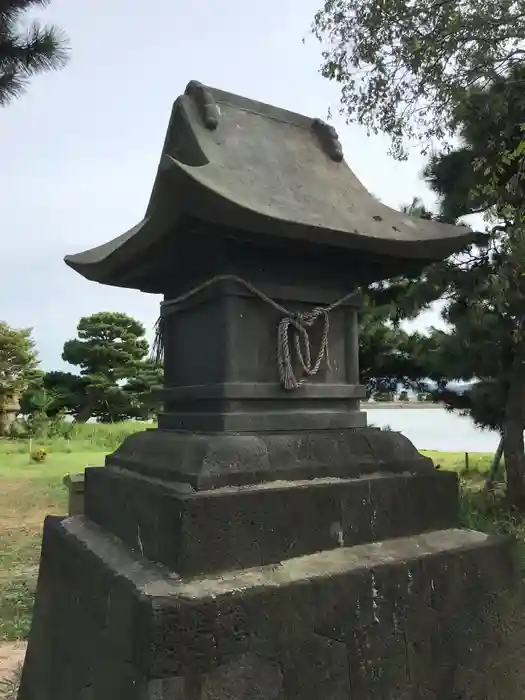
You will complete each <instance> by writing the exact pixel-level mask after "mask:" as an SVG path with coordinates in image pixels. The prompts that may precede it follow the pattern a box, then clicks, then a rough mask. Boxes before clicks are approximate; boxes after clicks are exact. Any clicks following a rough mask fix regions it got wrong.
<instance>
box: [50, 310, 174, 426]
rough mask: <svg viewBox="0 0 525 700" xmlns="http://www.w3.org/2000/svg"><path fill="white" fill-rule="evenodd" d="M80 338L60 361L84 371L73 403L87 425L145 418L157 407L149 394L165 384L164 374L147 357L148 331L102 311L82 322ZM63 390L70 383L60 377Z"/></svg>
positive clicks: (130, 320) (126, 318) (70, 344)
mask: <svg viewBox="0 0 525 700" xmlns="http://www.w3.org/2000/svg"><path fill="white" fill-rule="evenodd" d="M77 330H78V338H74V339H72V340H68V341H67V342H66V343H65V344H64V351H63V353H62V359H63V360H65V361H66V362H68V363H69V364H72V365H76V366H77V367H79V369H80V378H81V380H82V382H81V383H79V384H77V385H75V391H74V392H73V396H71V400H72V401H73V403H74V404H75V407H74V408H73V413H74V415H75V416H76V418H77V420H79V421H80V422H84V421H86V420H88V419H89V418H91V417H96V418H98V419H99V420H101V421H104V422H108V421H117V420H123V419H124V418H145V417H148V416H149V414H150V413H151V411H152V410H153V408H154V406H155V404H151V403H149V399H148V398H147V397H149V394H150V391H151V389H152V388H153V387H154V386H158V385H159V384H160V383H161V382H162V369H161V368H160V367H159V366H158V365H156V364H155V363H153V362H152V361H150V360H149V359H148V358H147V355H148V350H149V347H148V342H147V340H146V339H145V337H144V335H145V329H144V326H143V325H142V324H141V323H139V322H138V321H136V320H135V319H133V318H131V317H130V316H127V315H126V314H123V313H116V312H109V311H106V312H101V313H98V314H94V315H92V316H88V317H85V318H82V319H80V322H79V324H78V327H77ZM61 381H62V386H63V388H64V390H67V389H68V383H69V387H71V381H72V380H71V379H70V378H67V377H66V375H63V376H62V377H61Z"/></svg>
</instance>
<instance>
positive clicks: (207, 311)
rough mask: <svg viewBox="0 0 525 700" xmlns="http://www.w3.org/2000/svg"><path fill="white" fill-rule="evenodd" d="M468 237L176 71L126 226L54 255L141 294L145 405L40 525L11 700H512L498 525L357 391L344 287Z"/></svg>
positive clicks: (512, 636)
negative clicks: (28, 619) (134, 214)
mask: <svg viewBox="0 0 525 700" xmlns="http://www.w3.org/2000/svg"><path fill="white" fill-rule="evenodd" d="M472 240H473V234H472V232H471V231H470V230H469V229H467V228H464V227H456V226H448V225H444V224H440V223H436V222H432V221H426V220H421V219H417V218H413V217H410V216H407V215H405V214H403V213H401V212H397V211H394V210H392V209H390V208H388V207H386V206H384V205H383V204H381V203H379V202H377V201H376V200H375V199H374V198H373V197H372V196H371V195H370V194H369V193H368V192H367V191H366V190H365V188H364V187H363V186H362V185H361V184H360V183H359V181H358V180H357V178H356V177H355V175H354V174H353V173H352V171H351V170H350V169H349V168H348V166H347V165H346V163H345V161H344V158H343V153H342V149H341V144H340V143H339V140H338V137H337V134H336V132H335V131H334V129H333V128H332V127H330V126H328V125H327V124H325V123H324V122H322V121H320V120H318V119H310V118H307V117H304V116H301V115H298V114H293V113H291V112H287V111H285V110H282V109H278V108H276V107H272V106H269V105H265V104H262V103H259V102H255V101H254V100H251V99H247V98H243V97H239V96H237V95H232V94H230V93H226V92H223V91H220V90H215V89H212V88H208V87H205V86H203V85H201V84H199V83H197V82H191V83H189V85H188V87H187V88H186V91H185V94H184V95H182V96H181V97H179V98H178V99H177V100H176V102H175V104H174V107H173V110H172V115H171V120H170V123H169V127H168V131H167V135H166V140H165V143H164V147H163V152H162V156H161V160H160V164H159V168H158V173H157V177H156V180H155V183H154V187H153V191H152V194H151V198H150V202H149V205H148V207H147V210H146V214H145V216H144V218H143V220H142V221H141V222H140V223H139V224H137V225H136V226H135V227H134V228H132V229H131V230H130V231H128V232H126V233H124V234H123V235H121V236H119V237H118V238H116V239H114V240H112V241H110V242H109V243H106V244H104V245H101V246H99V247H97V248H93V249H91V250H88V251H86V252H84V253H80V254H77V255H72V256H68V257H67V258H66V262H67V264H68V265H69V266H70V267H71V268H73V269H74V270H76V271H77V272H79V273H80V274H82V275H83V276H84V277H86V278H87V279H89V280H92V281H95V282H99V283H102V284H110V285H115V286H121V287H128V288H133V289H139V290H142V291H144V292H149V293H155V294H162V295H163V296H164V302H163V304H162V306H161V316H160V320H159V332H158V342H159V349H160V350H161V351H162V356H163V362H164V373H165V381H164V388H163V390H162V401H163V411H162V412H161V413H160V415H159V422H158V428H156V429H152V430H146V431H144V432H141V433H137V434H135V435H133V436H130V437H128V438H127V439H126V440H125V441H124V442H123V444H122V445H121V446H120V447H119V448H118V449H117V450H116V452H114V453H113V454H111V455H108V457H107V458H106V465H105V467H104V468H99V467H98V468H89V469H87V470H86V475H85V502H84V512H85V514H84V515H77V516H73V517H69V518H56V517H50V518H48V519H47V520H46V524H45V528H44V539H43V549H42V558H41V566H40V576H39V582H38V590H37V598H36V604H35V611H34V618H33V627H32V631H31V635H30V639H29V646H28V653H27V658H26V662H25V666H24V672H23V677H22V682H21V688H20V693H19V700H81V699H82V700H86V699H87V698H89V699H90V700H115V699H116V698H126V699H127V700H128V699H129V700H135V699H136V700H139V699H142V698H164V699H165V700H168V699H172V700H212V698H213V699H214V700H292V699H293V700H324V699H326V700H347V699H349V698H352V699H353V700H365V699H370V700H380V699H382V698H395V699H396V700H404V699H405V698H406V699H407V700H408V698H411V699H413V700H416V699H419V698H421V699H423V698H429V699H430V698H434V699H435V700H445V699H448V698H450V699H452V698H455V699H457V700H460V699H464V700H467V699H468V700H484V699H488V698H494V699H495V698H505V700H518V698H520V700H521V697H522V693H523V690H524V688H525V683H524V681H523V676H522V674H521V673H519V671H518V669H519V668H520V666H521V659H520V660H519V664H518V658H519V655H520V649H521V646H522V645H523V643H524V641H525V638H524V635H523V629H522V623H521V622H519V618H520V617H521V605H522V600H521V589H520V588H519V586H518V571H517V568H516V564H515V552H514V542H513V541H512V540H509V539H505V538H503V539H502V538H495V537H489V536H486V535H483V534H480V533H477V532H472V531H465V530H461V529H458V484H457V478H456V476H455V475H453V474H446V473H441V472H438V471H436V469H435V468H434V466H433V464H432V462H431V460H429V459H428V458H426V457H424V456H423V455H421V454H420V453H418V452H417V450H416V449H415V448H414V446H413V445H412V444H411V443H410V442H409V441H408V440H407V439H406V438H405V437H404V436H402V435H400V434H399V433H395V432H387V431H381V430H379V429H377V428H372V427H368V426H367V423H366V414H365V413H364V412H363V411H361V409H360V400H361V399H363V398H364V397H365V392H364V387H362V386H361V385H360V384H359V366H358V351H359V339H358V311H359V308H360V304H361V297H360V293H359V288H360V287H362V286H363V285H365V284H368V283H370V282H373V281H377V280H381V279H386V278H389V277H392V276H394V275H396V274H401V273H403V274H409V273H411V272H414V273H417V272H418V271H420V270H421V269H422V268H423V267H425V266H426V265H428V264H430V263H432V262H434V261H439V260H442V259H444V258H445V257H447V256H448V255H450V254H451V253H453V252H455V251H459V250H460V249H462V248H463V247H465V246H466V245H467V244H468V243H469V242H471V241H472ZM509 621H510V622H512V623H513V624H510V625H509V624H507V622H509ZM489 667H490V671H489V670H488V669H489Z"/></svg>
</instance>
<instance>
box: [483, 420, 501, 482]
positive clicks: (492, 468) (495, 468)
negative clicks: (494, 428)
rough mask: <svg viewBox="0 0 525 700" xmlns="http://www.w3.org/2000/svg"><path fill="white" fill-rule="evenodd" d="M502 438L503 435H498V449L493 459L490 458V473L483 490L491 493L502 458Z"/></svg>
mask: <svg viewBox="0 0 525 700" xmlns="http://www.w3.org/2000/svg"><path fill="white" fill-rule="evenodd" d="M504 442H505V441H504V438H503V433H502V434H501V435H500V438H499V442H498V448H497V450H496V452H495V453H494V457H493V458H492V464H491V465H490V471H489V473H488V475H487V478H486V480H485V488H486V489H487V491H492V489H493V488H494V482H495V481H496V477H497V476H498V471H499V465H500V464H501V458H502V457H503V445H504Z"/></svg>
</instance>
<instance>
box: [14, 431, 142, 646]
mask: <svg viewBox="0 0 525 700" xmlns="http://www.w3.org/2000/svg"><path fill="white" fill-rule="evenodd" d="M101 427H102V428H104V429H105V428H107V427H110V426H101ZM86 432H87V431H86ZM128 432H129V431H128ZM101 433H102V434H101V435H99V436H94V437H95V439H93V440H91V441H90V440H89V437H91V436H89V433H88V438H86V436H85V435H83V436H82V439H80V440H79V441H78V442H76V441H74V442H73V441H71V443H70V445H69V450H68V451H64V440H63V439H61V440H56V441H33V443H32V444H31V449H36V448H37V447H41V446H44V447H45V448H46V450H47V452H48V457H47V459H46V460H45V461H44V462H42V463H38V464H35V463H34V462H32V461H31V459H30V457H29V447H30V445H29V443H28V442H27V443H22V444H21V443H20V442H19V441H10V440H0V481H1V488H0V641H18V640H22V639H25V638H26V636H27V633H28V632H29V627H30V624H31V611H32V606H33V594H34V588H35V585H36V576H37V572H38V560H39V556H40V542H41V537H42V525H43V521H44V518H45V516H46V515H47V514H56V515H64V514H65V513H66V512H67V493H66V489H65V488H64V486H63V484H62V479H63V478H64V476H65V475H66V474H68V473H76V472H81V471H83V470H84V468H85V467H86V466H87V465H101V464H103V462H104V456H105V454H107V452H109V451H111V450H113V449H114V448H115V447H116V446H117V445H118V444H119V442H120V440H121V439H122V438H121V436H122V435H123V434H124V433H123V431H122V430H121V431H118V430H114V431H113V433H111V431H108V430H104V431H101ZM101 442H102V443H106V444H107V449H105V450H104V449H102V450H101V449H100V443H101ZM77 448H78V449H77Z"/></svg>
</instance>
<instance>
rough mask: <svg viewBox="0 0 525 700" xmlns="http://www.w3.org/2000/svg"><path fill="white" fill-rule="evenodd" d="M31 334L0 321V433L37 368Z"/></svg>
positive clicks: (3, 430)
mask: <svg viewBox="0 0 525 700" xmlns="http://www.w3.org/2000/svg"><path fill="white" fill-rule="evenodd" d="M31 333H32V329H31V328H22V329H16V328H11V327H10V326H9V325H8V324H7V323H5V321H0V436H4V435H6V434H7V433H8V432H9V429H10V426H11V423H12V422H13V420H14V418H15V417H16V408H17V406H18V401H19V399H20V396H21V395H22V393H23V392H24V391H25V389H26V387H27V386H28V385H29V383H30V382H31V380H32V378H33V377H34V376H35V373H36V371H37V366H38V355H37V352H36V349H35V343H34V340H33V338H32V337H31Z"/></svg>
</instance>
